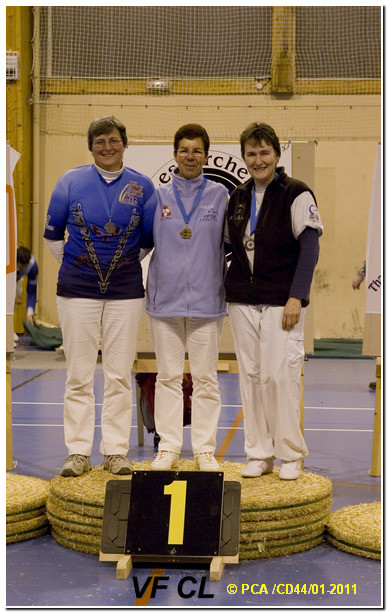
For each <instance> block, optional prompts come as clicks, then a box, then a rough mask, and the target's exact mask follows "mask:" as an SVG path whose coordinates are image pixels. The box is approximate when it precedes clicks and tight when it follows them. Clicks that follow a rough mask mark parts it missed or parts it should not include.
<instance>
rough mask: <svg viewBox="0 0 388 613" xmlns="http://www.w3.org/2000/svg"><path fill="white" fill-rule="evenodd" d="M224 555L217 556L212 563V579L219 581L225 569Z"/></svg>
mask: <svg viewBox="0 0 388 613" xmlns="http://www.w3.org/2000/svg"><path fill="white" fill-rule="evenodd" d="M224 566H225V564H224V560H223V558H222V556H215V557H214V558H213V559H212V561H211V563H210V581H219V580H220V579H221V575H222V572H223V570H224Z"/></svg>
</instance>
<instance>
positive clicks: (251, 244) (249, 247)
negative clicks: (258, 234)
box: [244, 237, 255, 251]
mask: <svg viewBox="0 0 388 613" xmlns="http://www.w3.org/2000/svg"><path fill="white" fill-rule="evenodd" d="M244 247H245V249H246V250H247V251H253V250H254V248H255V241H254V239H253V238H252V237H250V238H247V240H246V241H245V242H244Z"/></svg>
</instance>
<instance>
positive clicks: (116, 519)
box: [99, 470, 241, 581]
mask: <svg viewBox="0 0 388 613" xmlns="http://www.w3.org/2000/svg"><path fill="white" fill-rule="evenodd" d="M240 499H241V484H240V483H238V482H237V481H224V473H223V472H221V471H220V472H200V471H147V470H145V471H139V470H135V471H134V472H133V473H132V479H131V480H120V481H116V480H115V481H108V483H107V485H106V493H105V504H104V515H103V524H102V536H101V550H100V558H99V559H100V561H102V562H117V566H116V577H117V579H126V578H127V577H128V576H129V574H130V572H131V570H132V567H133V564H134V563H152V564H180V563H181V564H183V563H184V564H193V565H194V564H205V565H206V564H209V565H210V580H214V581H218V580H219V579H220V578H221V575H222V572H223V568H224V565H225V564H238V562H239V554H238V550H239V540H240Z"/></svg>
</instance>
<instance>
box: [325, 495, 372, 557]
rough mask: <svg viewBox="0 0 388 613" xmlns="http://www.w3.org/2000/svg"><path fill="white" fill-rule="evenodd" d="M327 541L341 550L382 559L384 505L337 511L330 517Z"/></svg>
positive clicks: (345, 508) (350, 507)
mask: <svg viewBox="0 0 388 613" xmlns="http://www.w3.org/2000/svg"><path fill="white" fill-rule="evenodd" d="M326 538H327V540H328V541H329V543H331V544H332V545H334V547H337V548H338V549H342V550H343V551H347V552H349V553H353V554H355V555H358V556H362V557H366V558H373V559H375V560H380V559H381V502H371V503H364V504H359V505H354V506H348V507H344V508H342V509H338V510H337V511H334V512H333V513H331V514H330V516H329V519H328V522H327V527H326Z"/></svg>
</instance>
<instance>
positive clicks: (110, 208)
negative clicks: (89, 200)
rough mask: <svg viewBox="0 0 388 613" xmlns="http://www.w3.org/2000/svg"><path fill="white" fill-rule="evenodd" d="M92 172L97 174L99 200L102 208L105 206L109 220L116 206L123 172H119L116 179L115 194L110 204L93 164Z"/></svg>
mask: <svg viewBox="0 0 388 613" xmlns="http://www.w3.org/2000/svg"><path fill="white" fill-rule="evenodd" d="M93 172H94V173H95V174H96V175H97V188H98V191H99V192H100V196H101V200H102V203H103V205H104V208H105V212H106V214H107V216H108V219H109V221H111V220H112V217H113V213H114V212H115V210H116V207H117V203H118V195H119V193H120V191H121V189H122V183H123V174H124V173H122V174H121V177H120V179H119V180H118V183H117V188H116V191H115V195H114V196H113V200H112V205H111V206H109V202H108V198H107V196H106V192H105V189H104V188H103V186H102V184H101V179H100V175H99V173H98V170H97V169H96V168H94V166H93Z"/></svg>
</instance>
